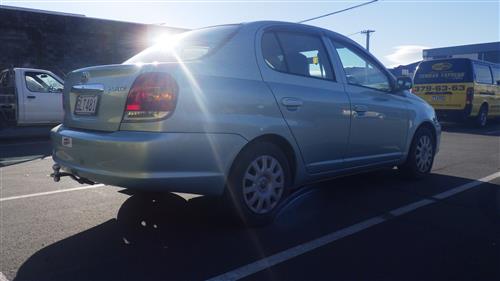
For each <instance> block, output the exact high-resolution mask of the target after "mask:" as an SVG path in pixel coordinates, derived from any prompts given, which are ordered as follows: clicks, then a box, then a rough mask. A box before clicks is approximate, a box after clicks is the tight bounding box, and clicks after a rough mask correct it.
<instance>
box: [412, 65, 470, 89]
mask: <svg viewBox="0 0 500 281" xmlns="http://www.w3.org/2000/svg"><path fill="white" fill-rule="evenodd" d="M413 81H414V83H415V84H433V83H460V82H472V81H473V75H472V64H471V61H470V60H467V59H455V60H433V61H424V62H421V63H420V65H419V66H418V68H417V71H416V72H415V77H414V79H413Z"/></svg>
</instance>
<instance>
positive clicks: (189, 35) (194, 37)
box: [124, 25, 239, 64]
mask: <svg viewBox="0 0 500 281" xmlns="http://www.w3.org/2000/svg"><path fill="white" fill-rule="evenodd" d="M238 27H239V25H221V26H214V27H207V28H202V29H196V30H192V31H187V32H184V33H180V34H177V35H173V36H169V37H166V38H163V40H161V41H160V42H159V43H158V44H156V45H154V46H152V47H150V48H147V49H146V50H144V51H142V52H140V53H139V54H137V55H135V56H133V57H132V58H130V59H128V60H127V61H125V62H124V64H132V63H153V62H173V61H179V60H181V61H186V60H195V59H199V58H201V57H203V56H204V55H206V54H208V53H209V52H211V51H213V50H214V49H216V48H217V47H219V46H220V45H222V44H223V43H224V41H225V40H227V38H229V37H230V36H231V35H232V34H234V33H235V32H236V31H237V29H238Z"/></svg>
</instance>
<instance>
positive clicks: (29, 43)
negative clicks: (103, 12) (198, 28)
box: [0, 8, 183, 75]
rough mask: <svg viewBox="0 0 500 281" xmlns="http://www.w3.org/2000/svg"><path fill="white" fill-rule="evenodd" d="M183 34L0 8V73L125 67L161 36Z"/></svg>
mask: <svg viewBox="0 0 500 281" xmlns="http://www.w3.org/2000/svg"><path fill="white" fill-rule="evenodd" d="M181 31H183V29H178V28H170V27H164V26H160V25H146V24H137V23H128V22H118V21H110V20H102V19H95V18H87V17H85V16H78V15H69V14H57V13H47V12H43V11H36V10H27V9H10V8H0V70H2V69H5V68H8V67H12V66H13V67H32V68H42V69H48V70H51V71H52V72H54V73H56V74H58V75H61V74H63V73H67V72H69V71H71V70H74V69H77V68H81V67H86V66H92V65H102V64H114V63H122V62H123V61H125V60H127V59H128V58H130V57H132V56H133V55H135V54H136V53H138V52H140V51H141V50H143V49H145V48H146V47H148V46H150V45H151V44H152V42H151V39H152V38H153V37H154V36H155V35H159V34H161V33H166V32H168V33H173V32H181Z"/></svg>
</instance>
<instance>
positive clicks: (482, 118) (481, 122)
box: [476, 104, 488, 128]
mask: <svg viewBox="0 0 500 281" xmlns="http://www.w3.org/2000/svg"><path fill="white" fill-rule="evenodd" d="M487 123H488V106H487V105H486V104H483V105H481V108H480V109H479V113H478V114H477V117H476V126H478V127H479V128H483V127H486V124H487Z"/></svg>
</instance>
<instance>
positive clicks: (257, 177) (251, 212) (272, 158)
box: [225, 142, 291, 226]
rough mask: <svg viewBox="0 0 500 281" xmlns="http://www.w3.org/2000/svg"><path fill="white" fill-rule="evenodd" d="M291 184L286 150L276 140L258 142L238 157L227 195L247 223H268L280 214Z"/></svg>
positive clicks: (230, 203)
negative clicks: (276, 143) (280, 147)
mask: <svg viewBox="0 0 500 281" xmlns="http://www.w3.org/2000/svg"><path fill="white" fill-rule="evenodd" d="M290 185H291V172H290V166H289V164H288V161H287V158H286V156H285V154H284V153H283V151H281V149H279V147H278V146H276V145H275V144H273V143H269V142H260V143H255V144H253V145H251V146H249V147H247V148H245V149H244V150H243V151H242V152H241V153H240V155H238V157H237V158H236V160H235V161H234V164H233V167H232V169H231V172H230V174H229V178H228V183H227V188H226V192H225V199H226V201H227V203H229V205H230V206H231V207H232V208H233V209H234V210H235V211H237V213H238V216H239V217H240V218H241V219H242V220H243V222H244V223H246V224H248V225H250V226H260V225H265V224H268V223H270V222H272V220H273V219H274V217H275V216H276V213H277V210H278V207H279V205H280V203H281V202H283V200H284V199H285V198H286V197H287V195H288V193H289V187H290Z"/></svg>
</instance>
